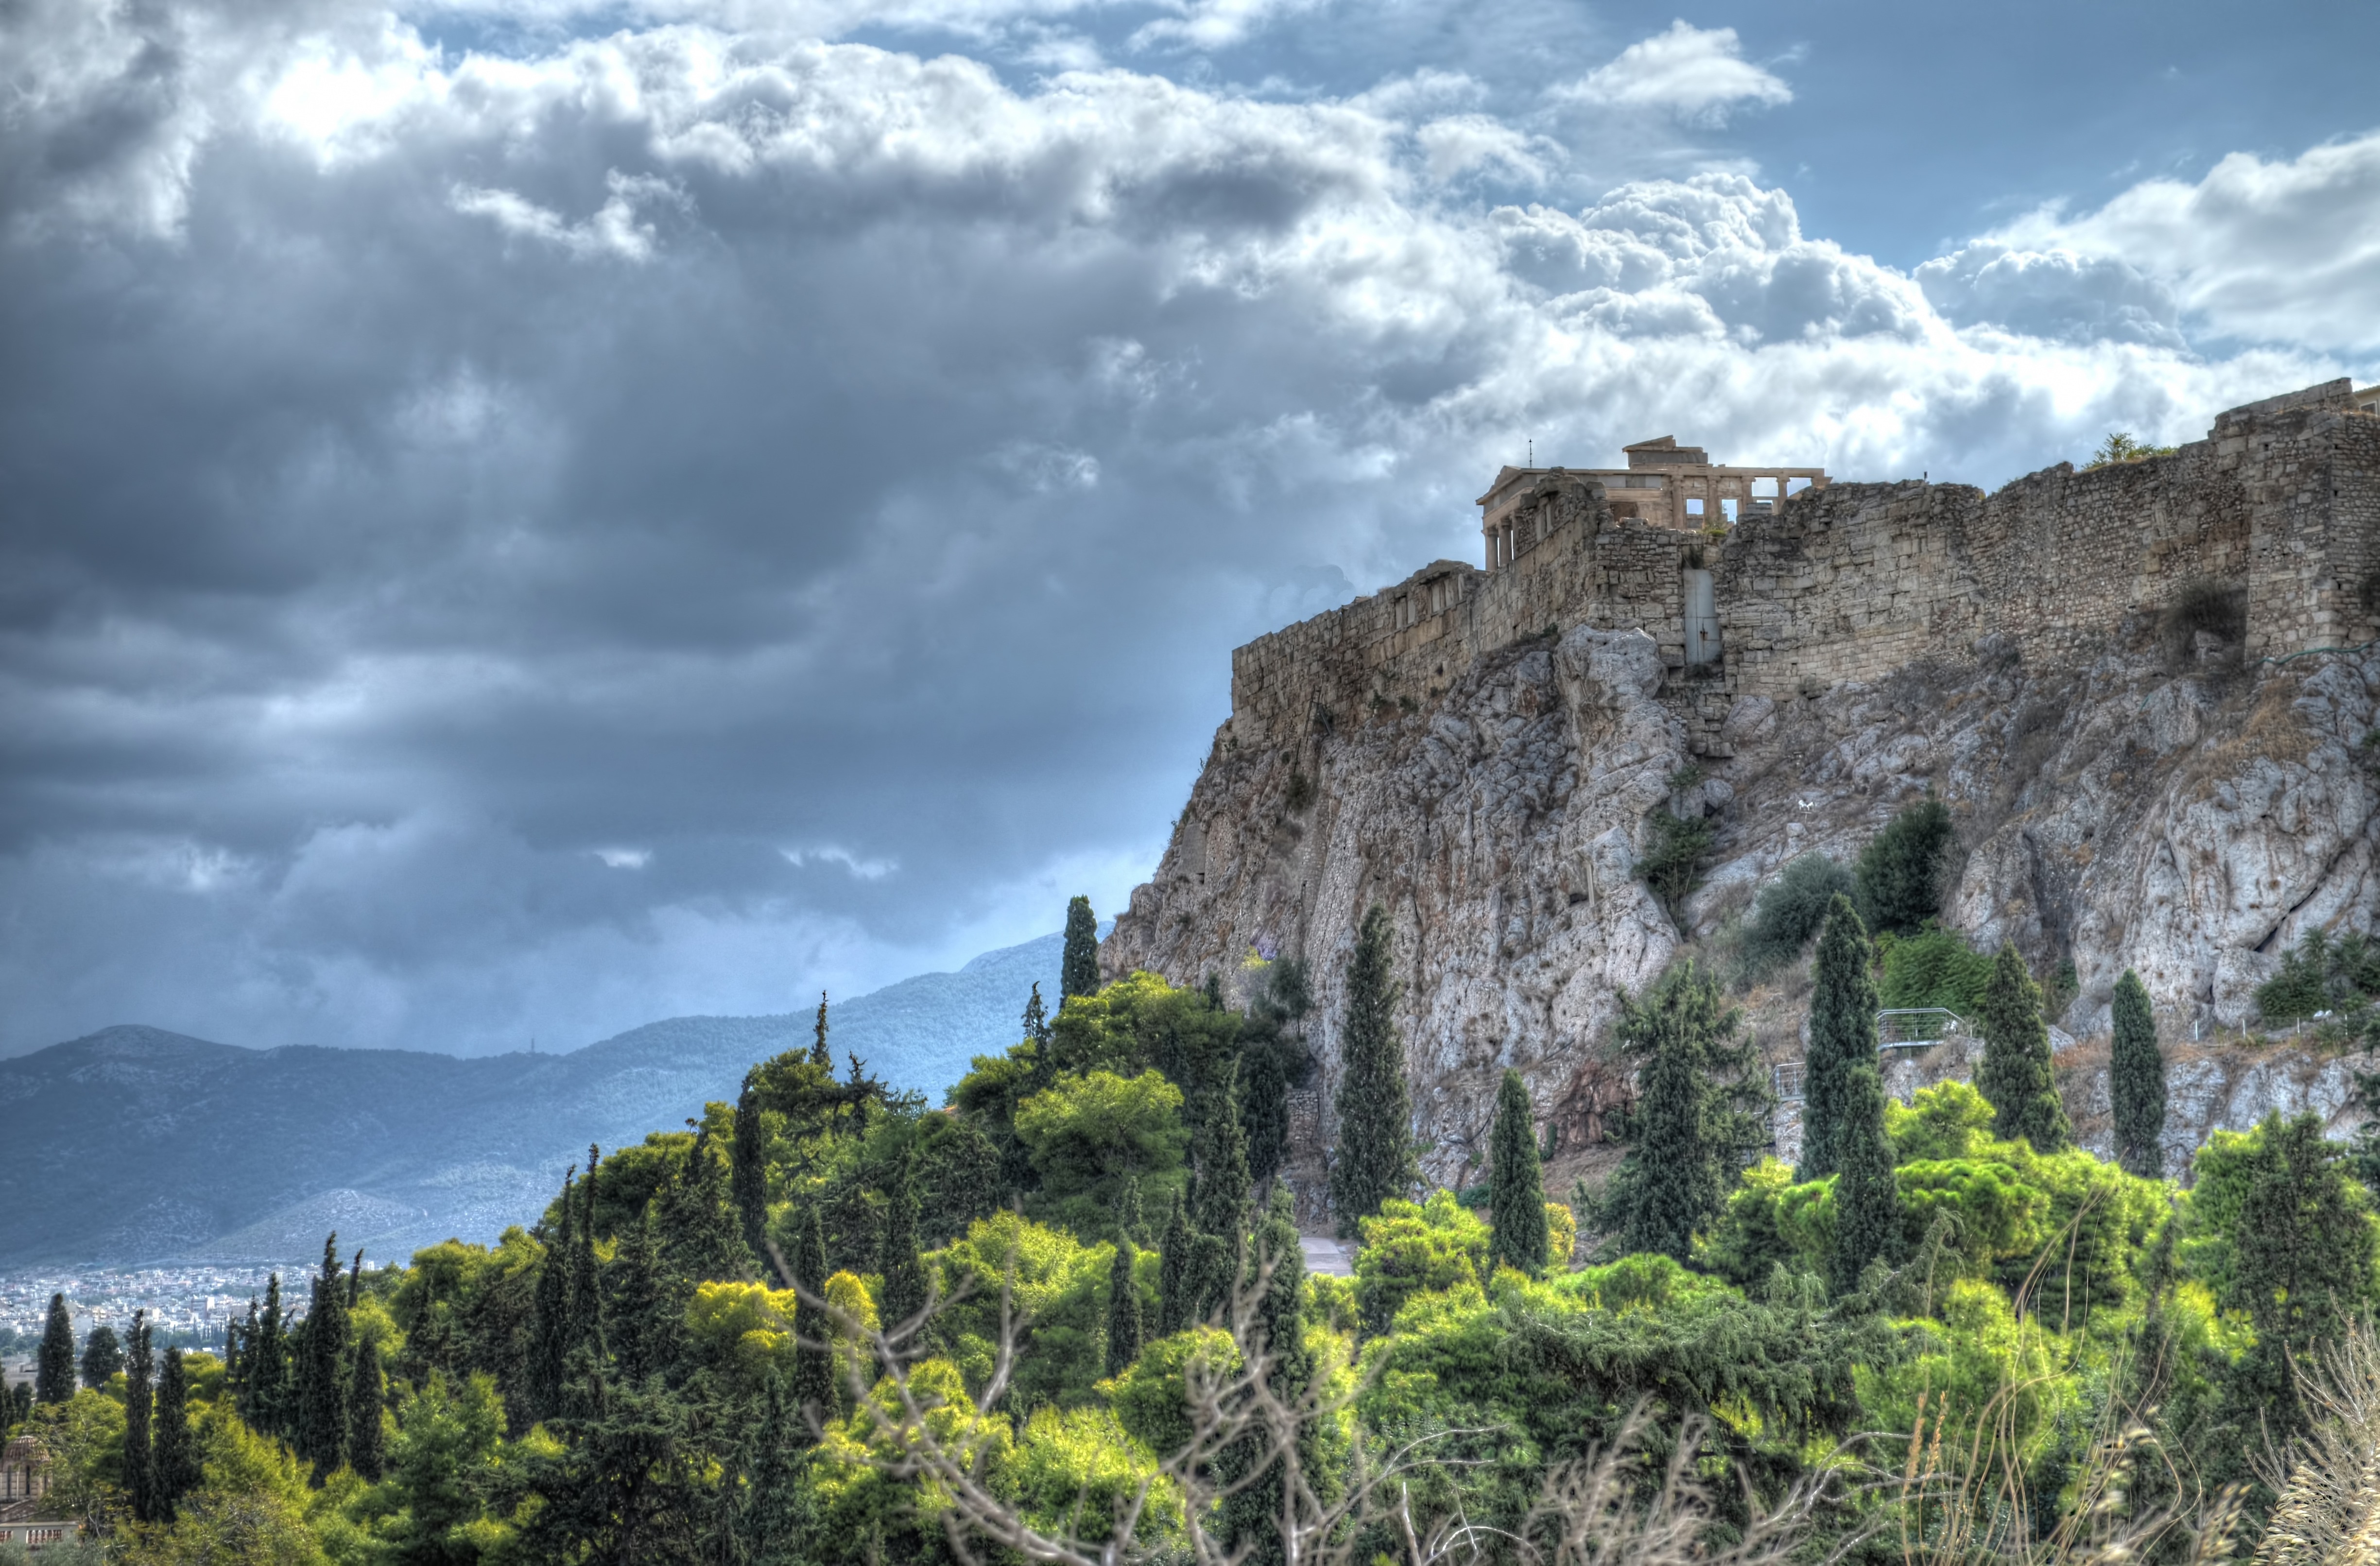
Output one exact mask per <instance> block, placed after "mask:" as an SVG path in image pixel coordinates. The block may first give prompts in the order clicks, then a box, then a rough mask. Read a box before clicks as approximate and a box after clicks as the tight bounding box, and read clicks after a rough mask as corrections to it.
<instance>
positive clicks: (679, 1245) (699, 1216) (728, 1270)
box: [660, 1127, 757, 1282]
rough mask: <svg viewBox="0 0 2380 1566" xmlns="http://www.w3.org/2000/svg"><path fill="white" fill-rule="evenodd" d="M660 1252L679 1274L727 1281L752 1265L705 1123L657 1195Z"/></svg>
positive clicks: (742, 1276) (751, 1271)
mask: <svg viewBox="0 0 2380 1566" xmlns="http://www.w3.org/2000/svg"><path fill="white" fill-rule="evenodd" d="M660 1217H661V1227H662V1247H663V1255H664V1256H666V1258H667V1259H668V1262H669V1265H670V1267H671V1269H673V1270H674V1271H675V1272H676V1273H677V1274H678V1276H680V1277H681V1278H685V1279H687V1280H689V1281H695V1282H726V1281H741V1280H745V1279H748V1278H750V1277H752V1275H753V1274H754V1272H755V1271H756V1270H757V1267H756V1264H755V1263H754V1261H753V1259H752V1252H751V1249H750V1247H748V1246H747V1245H746V1244H744V1225H743V1221H742V1220H740V1219H739V1218H738V1217H737V1216H736V1212H735V1200H734V1197H733V1196H732V1195H731V1194H730V1181H729V1175H728V1171H727V1169H726V1167H725V1162H724V1160H722V1159H721V1158H720V1156H719V1151H718V1149H717V1148H715V1147H712V1146H711V1145H710V1129H709V1128H708V1127H705V1128H704V1129H703V1131H702V1132H700V1133H699V1134H698V1135H696V1137H695V1139H694V1147H693V1150H692V1151H691V1152H689V1153H688V1154H687V1156H686V1164H685V1166H684V1167H683V1168H681V1169H680V1170H679V1171H678V1175H677V1179H676V1181H675V1182H674V1183H673V1184H671V1186H670V1188H669V1194H668V1196H665V1197H664V1198H662V1210H661V1215H660Z"/></svg>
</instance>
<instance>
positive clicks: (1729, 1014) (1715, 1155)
mask: <svg viewBox="0 0 2380 1566" xmlns="http://www.w3.org/2000/svg"><path fill="white" fill-rule="evenodd" d="M1742 1021H1743V1014H1742V1013H1741V1012H1737V1011H1732V1010H1727V1009H1724V1008H1723V1007H1722V1006H1721V1004H1720V1001H1719V993H1718V980H1717V979H1716V978H1714V977H1712V976H1711V974H1710V973H1709V972H1708V971H1707V970H1706V969H1705V968H1703V967H1702V966H1701V965H1698V964H1696V963H1695V962H1694V960H1693V959H1691V958H1689V959H1687V960H1686V961H1684V962H1682V963H1680V964H1679V965H1676V966H1675V967H1673V968H1671V969H1670V971H1669V972H1668V973H1666V974H1663V975H1662V976H1661V977H1660V978H1659V979H1658V980H1657V981H1656V982H1655V983H1654V985H1653V987H1652V989H1649V990H1647V991H1645V997H1644V999H1643V1000H1642V1001H1641V1002H1630V1001H1629V1000H1627V998H1626V997H1624V996H1623V997H1621V1014H1620V1022H1619V1026H1618V1029H1617V1036H1618V1038H1619V1041H1620V1045H1621V1049H1622V1050H1624V1051H1626V1052H1627V1053H1628V1054H1629V1055H1631V1056H1632V1057H1633V1058H1634V1059H1635V1060H1637V1061H1638V1062H1640V1063H1639V1065H1638V1068H1637V1082H1638V1099H1637V1109H1636V1129H1637V1140H1636V1143H1635V1145H1634V1146H1633V1147H1631V1148H1630V1149H1629V1151H1628V1157H1627V1159H1625V1160H1624V1161H1623V1162H1622V1163H1621V1167H1620V1170H1619V1171H1618V1172H1617V1173H1616V1174H1614V1175H1613V1176H1612V1189H1611V1196H1610V1198H1609V1215H1610V1216H1611V1217H1612V1218H1613V1219H1616V1220H1618V1228H1619V1230H1620V1232H1621V1239H1622V1241H1623V1243H1624V1244H1626V1245H1627V1247H1628V1248H1629V1249H1630V1250H1631V1251H1658V1252H1660V1253H1661V1254H1662V1255H1664V1256H1672V1257H1675V1258H1676V1259H1678V1260H1680V1261H1684V1260H1686V1259H1687V1258H1688V1257H1689V1256H1691V1255H1692V1253H1693V1248H1694V1235H1695V1234H1696V1233H1698V1232H1706V1231H1707V1230H1708V1229H1709V1228H1710V1226H1711V1225H1712V1224H1713V1223H1714V1222H1716V1221H1717V1220H1718V1217H1719V1215H1720V1213H1721V1212H1722V1211H1723V1210H1724V1209H1725V1208H1726V1205H1727V1195H1728V1193H1729V1192H1730V1190H1732V1189H1733V1188H1734V1186H1735V1183H1736V1179H1737V1177H1738V1176H1739V1175H1740V1174H1741V1173H1742V1171H1743V1162H1744V1153H1745V1152H1746V1150H1747V1149H1748V1148H1749V1147H1752V1146H1755V1145H1756V1144H1757V1143H1758V1142H1759V1141H1761V1140H1765V1138H1764V1137H1763V1136H1762V1135H1761V1133H1760V1132H1759V1130H1758V1129H1757V1121H1756V1118H1755V1115H1756V1108H1757V1106H1759V1105H1761V1104H1765V1103H1766V1101H1767V1098H1766V1094H1765V1092H1764V1091H1763V1090H1762V1089H1761V1088H1760V1087H1759V1086H1757V1084H1756V1082H1755V1078H1754V1076H1753V1069H1754V1064H1755V1061H1754V1050H1753V1047H1752V1045H1751V1044H1750V1043H1748V1042H1739V1041H1738V1040H1737V1038H1736V1029H1737V1027H1738V1026H1740V1025H1741V1023H1742Z"/></svg>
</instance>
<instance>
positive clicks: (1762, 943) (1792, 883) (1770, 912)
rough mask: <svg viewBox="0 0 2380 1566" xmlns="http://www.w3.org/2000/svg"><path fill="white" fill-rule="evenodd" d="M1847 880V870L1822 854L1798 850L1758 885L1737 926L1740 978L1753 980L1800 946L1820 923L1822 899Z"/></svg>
mask: <svg viewBox="0 0 2380 1566" xmlns="http://www.w3.org/2000/svg"><path fill="white" fill-rule="evenodd" d="M1851 891H1852V873H1851V871H1849V870H1847V869H1845V868H1843V867H1842V866H1840V865H1839V864H1837V863H1835V862H1834V861H1833V860H1832V859H1829V858H1828V857H1827V856H1825V855H1823V854H1804V855H1803V856H1801V857H1800V858H1798V859H1796V860H1794V861H1793V862H1792V863H1791V864H1790V865H1788V866H1786V867H1785V868H1784V869H1783V870H1782V871H1781V872H1779V875H1778V877H1777V879H1776V880H1772V881H1770V882H1769V883H1768V884H1767V886H1764V887H1762V888H1761V889H1760V898H1759V901H1757V902H1755V904H1753V905H1752V917H1751V918H1750V919H1749V920H1747V921H1746V922H1745V924H1744V927H1743V979H1744V982H1746V983H1747V984H1749V983H1756V982H1758V981H1759V980H1760V979H1761V978H1763V977H1767V975H1768V974H1771V973H1773V972H1775V971H1776V970H1777V969H1779V968H1780V967H1782V966H1784V965H1786V964H1788V963H1790V962H1791V961H1793V960H1794V959H1795V958H1797V957H1799V956H1800V955H1801V954H1802V953H1803V952H1804V951H1806V950H1807V949H1808V947H1809V944H1810V941H1811V939H1812V938H1813V937H1814V936H1815V935H1816V934H1817V933H1818V927H1819V926H1820V925H1822V924H1824V923H1826V920H1827V904H1829V903H1831V902H1833V901H1834V899H1835V896H1836V894H1837V893H1838V892H1840V893H1843V894H1845V895H1848V894H1849V893H1850V892H1851Z"/></svg>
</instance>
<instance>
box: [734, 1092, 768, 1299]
mask: <svg viewBox="0 0 2380 1566" xmlns="http://www.w3.org/2000/svg"><path fill="white" fill-rule="evenodd" d="M768 1135H769V1134H768V1129H767V1126H766V1125H765V1123H763V1122H762V1120H761V1110H760V1096H759V1092H758V1091H756V1090H755V1089H754V1087H753V1086H752V1074H751V1073H750V1072H746V1073H745V1074H744V1088H743V1091H741V1092H739V1093H738V1094H736V1095H735V1147H734V1148H733V1149H731V1153H732V1157H731V1159H730V1161H729V1165H728V1180H727V1189H728V1194H729V1196H731V1197H732V1198H733V1199H734V1201H735V1216H736V1217H737V1219H738V1220H741V1222H742V1224H743V1229H744V1246H745V1248H746V1249H747V1250H748V1251H750V1252H751V1253H752V1256H753V1257H754V1259H755V1260H756V1261H757V1260H758V1259H759V1258H760V1257H763V1256H767V1255H768V1241H769V1147H768Z"/></svg>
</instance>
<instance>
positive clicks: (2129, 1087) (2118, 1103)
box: [2107, 968, 2165, 1180]
mask: <svg viewBox="0 0 2380 1566" xmlns="http://www.w3.org/2000/svg"><path fill="white" fill-rule="evenodd" d="M2115 1014H2116V1040H2115V1046H2114V1049H2113V1050H2112V1051H2111V1052H2110V1054H2109V1057H2108V1062H2107V1097H2108V1099H2110V1101H2111V1104H2112V1107H2113V1108H2114V1110H2115V1120H2116V1161H2117V1162H2118V1163H2120V1164H2122V1165H2123V1166H2124V1167H2125V1168H2126V1169H2128V1170H2130V1171H2131V1172H2132V1173H2134V1174H2137V1175H2140V1176H2141V1177H2142V1178H2143V1179H2147V1180H2155V1179H2157V1178H2159V1177H2160V1176H2162V1175H2163V1174H2164V1173H2165V1151H2164V1149H2163V1148H2161V1147H2158V1146H2157V1139H2158V1138H2159V1137H2160V1136H2162V1135H2165V1056H2164V1055H2163V1054H2161V1053H2160V1052H2159V1051H2158V1050H2157V1037H2156V1018H2155V1014H2153V1013H2152V1012H2151V1011H2150V1010H2149V992H2148V991H2147V990H2146V989H2143V988H2142V986H2141V978H2140V975H2138V974H2136V973H2134V972H2132V970H2131V969H2130V968H2126V969H2125V970H2124V977H2121V978H2119V979H2118V980H2117V981H2116V1001H2115Z"/></svg>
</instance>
